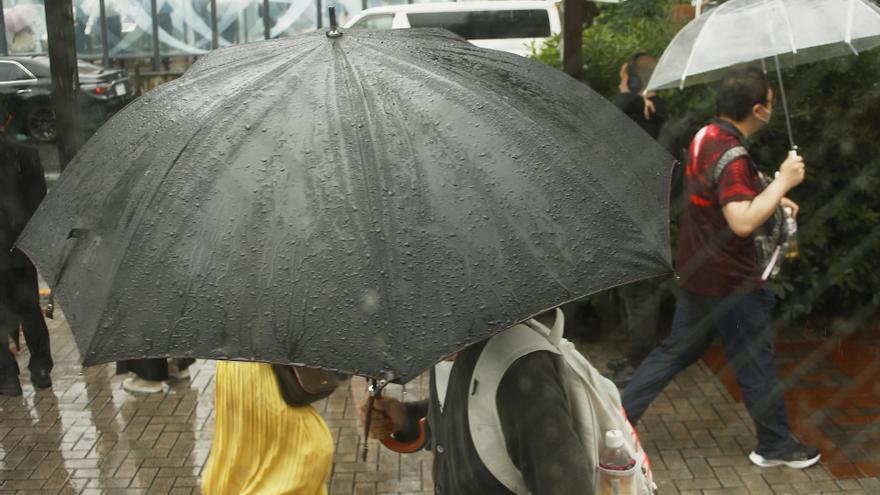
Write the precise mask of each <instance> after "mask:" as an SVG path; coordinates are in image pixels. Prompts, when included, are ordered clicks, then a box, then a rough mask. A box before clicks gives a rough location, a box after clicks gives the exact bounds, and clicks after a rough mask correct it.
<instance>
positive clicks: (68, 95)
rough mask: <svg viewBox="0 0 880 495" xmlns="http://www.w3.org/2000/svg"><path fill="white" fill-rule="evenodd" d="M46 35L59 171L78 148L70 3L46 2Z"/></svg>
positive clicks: (65, 0) (76, 82)
mask: <svg viewBox="0 0 880 495" xmlns="http://www.w3.org/2000/svg"><path fill="white" fill-rule="evenodd" d="M46 31H47V32H48V37H49V63H50V65H51V74H52V106H53V107H54V109H55V126H56V129H57V130H58V159H59V162H60V167H61V170H62V171H63V170H64V167H66V166H67V164H68V163H70V161H71V160H72V159H73V157H74V155H76V152H77V151H78V150H79V148H80V146H81V145H82V135H81V134H80V128H79V105H78V102H77V93H78V91H79V75H78V72H77V66H76V30H75V29H74V24H73V0H53V1H51V2H46Z"/></svg>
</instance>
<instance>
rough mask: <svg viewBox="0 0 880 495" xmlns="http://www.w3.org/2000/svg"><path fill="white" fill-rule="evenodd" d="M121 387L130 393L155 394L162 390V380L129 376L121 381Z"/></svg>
mask: <svg viewBox="0 0 880 495" xmlns="http://www.w3.org/2000/svg"><path fill="white" fill-rule="evenodd" d="M122 388H124V389H125V390H127V391H129V392H132V393H141V394H155V393H159V392H161V391H163V390H164V387H162V382H157V381H153V380H144V379H143V378H140V377H138V376H130V377H128V378H126V379H125V380H123V381H122Z"/></svg>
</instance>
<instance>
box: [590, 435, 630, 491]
mask: <svg viewBox="0 0 880 495" xmlns="http://www.w3.org/2000/svg"><path fill="white" fill-rule="evenodd" d="M635 474H636V460H635V459H633V456H632V453H630V451H629V449H628V448H627V446H626V442H624V440H623V433H622V432H621V431H620V430H609V431H607V432H605V447H604V448H603V449H602V452H601V453H600V454H599V495H636V494H637V491H636V484H635Z"/></svg>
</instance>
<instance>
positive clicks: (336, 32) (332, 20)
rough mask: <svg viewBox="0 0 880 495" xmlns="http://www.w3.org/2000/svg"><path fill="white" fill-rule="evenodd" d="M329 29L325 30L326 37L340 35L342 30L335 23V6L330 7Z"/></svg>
mask: <svg viewBox="0 0 880 495" xmlns="http://www.w3.org/2000/svg"><path fill="white" fill-rule="evenodd" d="M329 10H330V29H329V30H328V31H327V37H328V38H338V37H340V36H342V31H340V30H339V26H337V25H336V7H330V9H329Z"/></svg>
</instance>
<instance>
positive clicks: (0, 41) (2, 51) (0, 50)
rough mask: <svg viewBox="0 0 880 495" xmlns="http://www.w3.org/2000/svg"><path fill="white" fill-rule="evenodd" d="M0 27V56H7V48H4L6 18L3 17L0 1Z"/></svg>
mask: <svg viewBox="0 0 880 495" xmlns="http://www.w3.org/2000/svg"><path fill="white" fill-rule="evenodd" d="M0 25H2V26H3V36H0V55H3V56H4V57H5V56H6V55H9V47H8V46H6V17H4V16H3V0H0Z"/></svg>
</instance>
